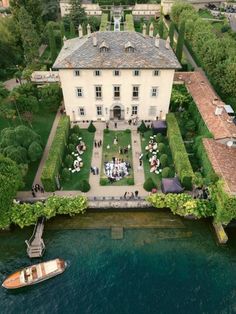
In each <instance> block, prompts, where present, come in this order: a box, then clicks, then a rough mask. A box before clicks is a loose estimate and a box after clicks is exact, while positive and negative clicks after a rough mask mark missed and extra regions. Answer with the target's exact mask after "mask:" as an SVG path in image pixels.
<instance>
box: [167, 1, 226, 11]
mask: <svg viewBox="0 0 236 314" xmlns="http://www.w3.org/2000/svg"><path fill="white" fill-rule="evenodd" d="M177 1H178V0H161V6H162V11H163V14H164V15H167V14H170V11H171V7H172V5H173V4H174V3H175V2H177ZM184 2H187V3H190V4H192V5H193V6H194V7H195V8H196V9H197V10H199V9H202V8H205V7H206V5H207V4H214V5H216V6H219V7H220V6H221V5H223V3H224V2H225V0H212V1H208V0H185V1H184Z"/></svg>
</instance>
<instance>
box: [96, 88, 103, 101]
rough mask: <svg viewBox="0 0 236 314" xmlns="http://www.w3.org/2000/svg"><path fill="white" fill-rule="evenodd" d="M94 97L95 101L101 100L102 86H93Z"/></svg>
mask: <svg viewBox="0 0 236 314" xmlns="http://www.w3.org/2000/svg"><path fill="white" fill-rule="evenodd" d="M95 96H96V99H101V98H102V86H95Z"/></svg>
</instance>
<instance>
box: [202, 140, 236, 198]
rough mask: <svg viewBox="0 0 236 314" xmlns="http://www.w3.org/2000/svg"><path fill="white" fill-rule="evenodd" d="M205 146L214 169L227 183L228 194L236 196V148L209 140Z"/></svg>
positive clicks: (205, 142)
mask: <svg viewBox="0 0 236 314" xmlns="http://www.w3.org/2000/svg"><path fill="white" fill-rule="evenodd" d="M203 144H204V147H205V149H206V151H207V154H208V157H209V160H210V162H211V164H212V167H213V169H214V170H215V172H216V173H217V174H218V175H219V176H220V177H221V178H222V179H223V180H224V181H225V183H226V184H225V188H226V190H227V192H229V193H231V194H234V195H236V148H229V147H227V146H226V145H224V144H221V143H219V142H216V141H215V140H213V139H207V138H205V139H203Z"/></svg>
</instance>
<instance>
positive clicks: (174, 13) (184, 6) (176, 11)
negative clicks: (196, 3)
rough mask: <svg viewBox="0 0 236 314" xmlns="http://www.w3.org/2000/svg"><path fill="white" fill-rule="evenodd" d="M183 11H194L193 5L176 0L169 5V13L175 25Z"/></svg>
mask: <svg viewBox="0 0 236 314" xmlns="http://www.w3.org/2000/svg"><path fill="white" fill-rule="evenodd" d="M184 11H188V12H191V13H195V9H194V7H193V6H192V5H191V4H189V3H186V2H177V1H176V3H174V5H173V6H172V7H171V14H170V16H171V19H172V21H174V22H175V23H176V24H177V25H178V24H179V19H180V15H181V13H183V12H184Z"/></svg>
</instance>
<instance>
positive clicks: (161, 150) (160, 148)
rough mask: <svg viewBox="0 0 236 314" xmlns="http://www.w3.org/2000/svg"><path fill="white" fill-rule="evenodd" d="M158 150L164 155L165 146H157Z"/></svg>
mask: <svg viewBox="0 0 236 314" xmlns="http://www.w3.org/2000/svg"><path fill="white" fill-rule="evenodd" d="M158 150H159V152H160V153H165V152H166V146H165V144H163V143H159V144H158Z"/></svg>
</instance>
